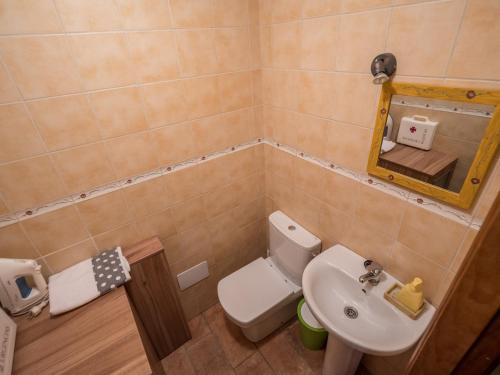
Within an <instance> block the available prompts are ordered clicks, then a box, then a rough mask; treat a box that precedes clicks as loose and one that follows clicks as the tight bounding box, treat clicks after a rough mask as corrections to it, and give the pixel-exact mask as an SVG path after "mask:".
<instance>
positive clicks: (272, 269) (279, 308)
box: [217, 211, 321, 342]
mask: <svg viewBox="0 0 500 375" xmlns="http://www.w3.org/2000/svg"><path fill="white" fill-rule="evenodd" d="M320 249H321V240H320V239H319V238H317V237H316V236H314V235H313V234H312V233H310V232H308V231H307V230H306V229H304V228H303V227H301V226H300V225H299V224H297V223H296V222H294V221H293V220H292V219H290V218H289V217H288V216H286V215H285V214H284V213H283V212H281V211H276V212H273V213H272V214H271V215H270V216H269V250H268V257H267V258H266V259H264V258H258V259H256V260H254V261H253V262H251V263H249V264H247V265H246V266H244V267H242V268H240V269H239V270H237V271H236V272H233V273H232V274H230V275H229V276H226V277H225V278H224V279H222V280H221V281H219V283H218V285H217V294H218V297H219V301H220V304H221V306H222V308H223V309H224V312H225V313H226V315H227V317H228V318H229V319H230V320H231V321H233V322H234V323H235V324H236V325H238V326H239V327H240V328H241V329H242V331H243V334H244V335H245V336H246V337H247V338H248V339H249V340H250V341H253V342H256V341H260V340H262V339H263V338H264V337H266V336H267V335H269V334H270V333H271V332H273V331H274V330H276V329H277V328H279V327H280V326H281V325H283V324H284V323H286V322H287V321H288V320H290V318H292V317H293V316H294V315H295V313H296V308H297V303H298V300H299V298H300V297H301V296H302V273H303V272H304V269H305V267H306V265H307V263H309V261H310V260H311V259H312V258H313V253H314V252H317V251H319V250H320Z"/></svg>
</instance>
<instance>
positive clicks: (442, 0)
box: [259, 0, 452, 26]
mask: <svg viewBox="0 0 500 375" xmlns="http://www.w3.org/2000/svg"><path fill="white" fill-rule="evenodd" d="M451 1H452V0H427V1H424V2H419V3H413V4H399V5H394V4H392V2H391V3H390V4H388V5H385V6H379V7H374V8H370V9H363V10H355V11H347V12H346V11H343V10H342V9H341V10H340V11H339V12H337V13H331V14H325V15H320V16H313V17H303V13H302V10H301V15H300V17H299V18H296V19H290V20H286V21H279V22H273V21H272V20H271V22H269V23H262V24H261V25H262V26H272V25H277V24H284V23H293V22H298V21H301V20H309V19H318V18H327V17H332V16H343V15H351V14H363V13H371V12H376V11H379V10H384V9H390V8H391V9H392V8H412V7H418V6H422V4H426V5H427V4H429V3H432V4H440V3H448V2H451ZM259 19H260V17H259ZM271 19H272V15H271Z"/></svg>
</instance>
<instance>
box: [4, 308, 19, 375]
mask: <svg viewBox="0 0 500 375" xmlns="http://www.w3.org/2000/svg"><path fill="white" fill-rule="evenodd" d="M16 330H17V326H16V323H14V321H13V320H12V319H10V318H9V316H8V315H7V314H6V313H5V312H4V311H3V310H2V309H0V342H1V343H2V346H1V350H0V375H10V374H11V373H12V360H13V358H14V346H15V343H16Z"/></svg>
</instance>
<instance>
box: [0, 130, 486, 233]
mask: <svg viewBox="0 0 500 375" xmlns="http://www.w3.org/2000/svg"><path fill="white" fill-rule="evenodd" d="M262 143H263V144H267V145H269V146H271V147H274V148H276V149H279V150H281V151H283V152H287V153H289V154H291V155H293V156H295V157H298V158H302V159H304V160H306V161H308V162H311V163H313V164H317V165H319V166H321V167H323V168H324V169H327V170H329V171H332V172H334V173H338V174H341V175H343V176H345V177H348V178H350V179H352V180H355V181H357V182H359V183H361V184H363V185H365V186H370V187H372V188H374V189H378V190H381V191H383V192H385V193H387V194H390V195H393V196H395V197H397V198H399V199H402V200H404V201H406V202H408V203H410V204H415V205H417V206H419V207H422V208H424V209H426V210H429V211H432V212H434V213H436V214H438V215H441V216H444V217H447V218H449V219H452V220H454V221H455V222H458V223H460V224H462V225H465V226H466V227H469V226H470V225H471V221H472V216H471V215H470V214H467V213H462V212H460V211H456V210H454V209H453V208H451V207H448V206H446V205H444V204H441V203H438V202H435V201H433V200H432V199H429V198H427V197H424V198H421V199H422V203H418V204H417V203H416V202H414V198H413V195H412V194H411V193H409V192H408V191H407V190H405V189H402V188H399V187H395V186H392V185H390V184H388V183H386V182H384V181H382V180H379V179H377V178H375V177H371V176H368V175H366V174H364V173H359V172H356V171H353V170H350V169H348V168H344V167H343V166H340V165H336V164H334V163H331V162H329V161H327V160H324V159H319V158H315V157H313V156H309V155H307V154H304V153H302V152H300V151H298V150H296V149H294V148H293V147H290V146H287V145H282V144H280V143H277V142H275V141H274V140H272V139H261V138H258V139H256V140H255V139H254V140H252V141H249V142H246V143H242V144H239V145H236V146H232V147H228V148H226V149H224V150H222V151H217V152H213V153H211V154H208V155H205V156H202V157H201V158H200V157H198V158H194V159H189V160H186V161H183V162H180V163H176V164H173V165H170V166H163V167H159V168H157V169H154V170H152V171H149V172H145V173H142V174H139V175H135V176H133V177H130V178H128V179H121V180H118V181H114V182H112V183H110V184H107V185H104V186H101V187H97V188H94V189H91V190H89V191H86V192H83V193H81V194H80V195H79V196H78V195H77V194H74V195H71V196H67V197H64V198H61V199H59V200H58V201H55V202H52V203H48V204H45V205H43V206H40V207H35V208H33V209H31V210H27V211H24V212H23V211H18V212H15V213H12V214H8V215H3V216H0V227H3V226H7V225H10V224H14V223H16V222H21V221H24V220H27V219H30V218H32V217H36V216H39V215H42V214H44V213H47V212H51V211H54V210H56V209H58V208H62V207H65V206H68V205H73V204H76V203H78V202H83V201H85V200H89V199H92V198H95V197H97V196H101V195H104V194H107V193H111V192H113V191H118V190H122V189H124V188H125V187H126V186H132V185H135V184H138V183H141V182H143V181H148V180H151V179H154V178H158V177H161V176H164V175H167V174H170V173H174V172H175V171H177V170H182V169H184V168H190V167H191V166H195V165H199V164H202V163H205V162H207V161H210V160H213V159H216V158H219V157H222V156H225V155H229V154H232V153H235V152H238V151H242V150H244V149H247V148H250V147H255V146H257V145H259V144H262ZM435 208H437V210H436V209H435ZM450 209H451V211H450ZM2 219H3V220H2ZM478 225H479V223H478Z"/></svg>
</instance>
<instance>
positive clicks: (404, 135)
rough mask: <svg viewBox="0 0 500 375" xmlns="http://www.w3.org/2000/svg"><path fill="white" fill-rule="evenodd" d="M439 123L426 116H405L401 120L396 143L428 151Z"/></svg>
mask: <svg viewBox="0 0 500 375" xmlns="http://www.w3.org/2000/svg"><path fill="white" fill-rule="evenodd" d="M438 125H439V122H437V121H431V120H429V118H428V117H426V116H418V115H413V116H411V117H410V116H405V117H403V118H402V119H401V124H399V132H398V140H397V141H398V143H402V144H405V145H408V146H413V147H417V148H420V149H422V150H430V149H431V148H432V142H433V141H434V135H435V134H436V130H437V127H438Z"/></svg>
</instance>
